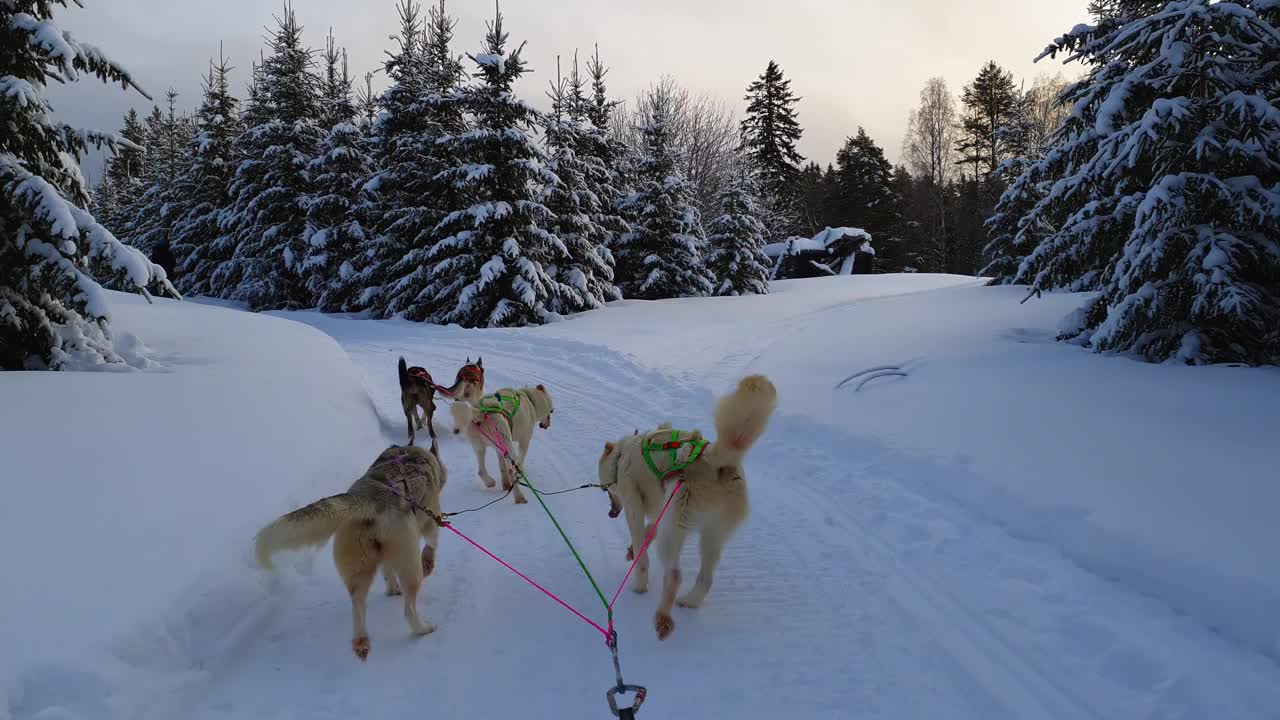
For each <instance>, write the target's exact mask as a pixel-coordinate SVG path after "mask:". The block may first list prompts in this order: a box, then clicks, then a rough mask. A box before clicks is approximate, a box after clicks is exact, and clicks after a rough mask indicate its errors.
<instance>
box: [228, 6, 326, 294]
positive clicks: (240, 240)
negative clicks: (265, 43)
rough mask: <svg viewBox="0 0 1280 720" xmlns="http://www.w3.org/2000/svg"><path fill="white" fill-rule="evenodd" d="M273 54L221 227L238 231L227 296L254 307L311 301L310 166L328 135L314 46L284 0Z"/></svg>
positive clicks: (245, 136) (263, 72)
mask: <svg viewBox="0 0 1280 720" xmlns="http://www.w3.org/2000/svg"><path fill="white" fill-rule="evenodd" d="M269 45H270V49H271V54H270V55H268V56H267V58H266V59H265V60H264V61H263V63H262V67H261V69H260V70H259V80H258V82H259V85H260V92H261V94H262V102H261V103H254V104H253V105H252V107H253V108H254V109H255V111H257V109H259V107H260V108H261V109H262V110H264V111H265V121H264V122H260V123H259V124H258V125H255V126H250V127H248V128H247V129H246V130H245V131H244V134H243V135H242V136H241V141H240V143H239V146H240V147H241V149H242V152H243V159H242V160H241V162H240V165H239V167H238V169H237V171H236V178H235V181H234V182H233V183H232V186H231V193H232V196H233V201H232V205H231V207H230V208H229V209H228V212H227V215H226V217H225V218H224V228H225V229H227V230H229V231H230V234H232V235H233V236H234V237H235V245H236V250H235V255H234V256H233V257H232V259H231V262H230V265H231V268H229V272H228V273H227V275H226V279H231V278H237V279H238V282H237V284H236V285H235V286H227V285H224V286H223V287H222V288H220V294H221V295H222V296H223V297H228V296H229V297H231V298H232V299H235V300H242V301H244V302H246V303H247V304H248V306H249V308H250V309H252V310H294V309H300V308H307V307H312V306H314V305H315V298H314V297H312V296H311V294H310V293H308V292H307V287H306V282H305V280H306V278H305V273H304V268H303V262H304V260H305V258H306V242H305V232H306V209H305V207H304V205H305V200H306V193H307V190H308V184H309V182H310V179H309V177H308V175H307V165H308V163H310V162H311V159H312V158H313V157H314V156H315V153H316V150H317V149H318V147H319V145H320V141H321V140H322V139H323V137H324V136H323V134H322V133H321V130H320V128H319V126H318V125H317V124H316V123H317V119H318V118H319V117H320V101H319V92H318V84H319V79H318V78H317V76H316V74H315V68H314V66H315V60H314V57H313V56H312V51H311V50H310V49H309V48H306V47H304V46H303V43H302V26H300V25H299V24H298V21H297V18H296V16H295V15H294V12H293V6H292V5H291V4H290V3H289V2H286V3H285V6H284V9H283V11H282V13H281V15H280V16H279V17H277V18H276V29H275V30H274V31H273V32H272V35H271V38H270V40H269Z"/></svg>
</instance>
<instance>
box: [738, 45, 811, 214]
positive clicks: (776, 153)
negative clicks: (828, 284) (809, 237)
mask: <svg viewBox="0 0 1280 720" xmlns="http://www.w3.org/2000/svg"><path fill="white" fill-rule="evenodd" d="M746 100H747V116H746V118H745V119H743V121H742V144H743V149H744V150H746V152H747V155H748V157H749V158H750V160H751V163H752V165H753V166H754V170H755V173H756V177H757V178H759V182H760V184H761V188H760V189H761V191H762V194H763V195H764V197H767V198H769V201H768V203H767V207H766V208H765V213H766V217H765V226H766V228H767V230H768V233H769V236H770V237H771V238H782V237H786V236H787V235H789V234H790V233H792V232H794V231H795V230H796V229H797V228H798V225H799V219H800V198H799V196H798V194H797V187H798V185H797V181H798V179H799V177H800V163H801V162H802V161H803V160H804V158H803V157H801V156H800V153H799V152H798V151H797V150H796V143H797V142H798V141H799V140H800V135H801V134H802V133H803V131H802V130H801V129H800V123H799V122H798V121H797V120H796V110H795V105H796V103H797V102H799V101H800V98H798V97H796V96H795V95H793V94H792V93H791V81H790V80H787V79H786V78H785V77H784V76H783V74H782V69H781V68H780V67H778V63H776V62H774V61H772V60H770V61H769V65H768V66H767V67H766V68H765V71H764V74H763V75H761V76H760V78H759V79H758V80H756V81H755V82H753V83H751V85H750V86H748V87H747V95H746Z"/></svg>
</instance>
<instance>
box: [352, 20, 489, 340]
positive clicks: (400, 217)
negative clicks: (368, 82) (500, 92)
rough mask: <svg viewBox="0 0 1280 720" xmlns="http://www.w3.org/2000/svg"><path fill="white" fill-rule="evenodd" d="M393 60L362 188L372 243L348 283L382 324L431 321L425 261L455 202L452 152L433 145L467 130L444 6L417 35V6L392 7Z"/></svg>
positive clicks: (451, 23)
mask: <svg viewBox="0 0 1280 720" xmlns="http://www.w3.org/2000/svg"><path fill="white" fill-rule="evenodd" d="M399 9H400V22H401V30H400V36H399V43H400V48H399V52H398V53H396V54H395V55H393V56H392V57H391V58H390V59H389V60H388V62H387V65H386V70H387V74H388V75H389V76H390V77H391V78H392V81H393V82H392V85H391V87H390V88H388V89H387V91H386V93H385V94H384V95H383V97H382V103H381V104H382V108H383V114H382V116H381V117H380V119H379V120H378V123H377V125H376V126H375V128H374V134H375V136H376V137H375V142H376V143H377V147H378V152H379V156H378V164H379V166H380V168H381V169H380V170H379V171H378V173H377V174H376V175H374V177H373V178H372V179H371V180H370V181H369V182H368V183H367V184H366V186H365V187H366V189H367V190H369V191H370V192H374V193H376V195H377V197H378V204H377V216H378V218H379V220H380V222H379V223H378V224H377V231H378V232H377V235H376V236H375V237H374V239H373V241H372V242H371V243H369V246H368V248H367V249H366V252H365V253H364V255H363V256H362V258H361V260H362V262H363V266H359V267H356V268H355V269H356V274H355V275H353V276H352V278H351V281H352V282H354V283H356V284H358V285H359V288H360V289H359V292H358V294H356V295H354V297H356V298H357V300H358V305H360V306H362V307H371V308H372V309H373V310H374V312H375V313H376V314H379V315H382V316H384V317H391V316H396V315H403V316H405V317H407V318H410V319H412V320H427V319H429V318H430V316H431V311H432V306H431V302H430V300H431V297H432V294H431V293H429V292H427V289H428V286H429V284H430V283H431V282H432V280H433V279H434V270H433V263H432V262H431V261H430V258H429V255H430V252H431V249H432V247H434V245H435V243H436V241H437V240H438V239H439V238H440V237H442V236H441V235H440V234H439V233H440V232H442V231H440V230H438V229H437V226H438V225H439V223H440V221H441V220H442V219H443V218H444V216H445V213H446V208H452V207H458V206H459V204H460V203H462V202H463V200H461V199H460V198H459V191H458V190H457V189H456V188H455V187H454V183H453V181H452V179H451V178H450V177H447V176H445V175H443V173H445V171H446V170H448V169H449V168H451V167H454V166H456V165H457V163H458V160H457V156H456V152H455V151H456V150H457V148H456V147H455V146H454V145H452V144H447V143H443V142H441V140H442V139H443V138H445V137H447V136H453V135H457V134H461V133H464V132H465V131H466V129H467V123H466V117H465V114H464V111H465V109H466V105H465V102H466V98H465V97H464V96H463V95H462V93H461V83H462V79H463V76H462V72H461V65H460V62H459V60H458V58H457V57H455V56H454V55H453V54H452V51H451V50H450V43H451V42H452V40H453V28H454V27H455V25H456V22H457V21H456V20H454V19H453V18H452V17H450V16H449V15H448V14H447V13H446V12H445V7H444V3H443V2H441V3H440V4H439V5H437V6H435V7H433V8H431V9H430V10H429V12H428V17H427V22H426V27H425V32H424V29H423V23H422V20H421V19H420V15H419V10H418V5H417V4H416V3H415V2H412V1H411V0H404V1H403V2H401V4H400V6H399Z"/></svg>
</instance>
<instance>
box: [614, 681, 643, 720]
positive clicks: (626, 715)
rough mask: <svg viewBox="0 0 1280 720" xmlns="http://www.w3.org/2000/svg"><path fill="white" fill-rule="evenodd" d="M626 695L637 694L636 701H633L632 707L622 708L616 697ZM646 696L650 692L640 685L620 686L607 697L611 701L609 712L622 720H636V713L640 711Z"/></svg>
mask: <svg viewBox="0 0 1280 720" xmlns="http://www.w3.org/2000/svg"><path fill="white" fill-rule="evenodd" d="M626 693H635V699H633V700H632V701H631V706H630V707H622V708H620V707H618V700H617V698H616V697H615V696H616V695H622V694H626ZM646 694H648V690H646V689H645V688H644V687H642V686H640V685H619V686H617V687H615V688H613V689H612V690H610V691H609V694H608V695H607V696H606V697H607V698H608V700H609V711H610V712H612V713H613V716H614V717H616V718H620V720H634V718H635V716H636V713H637V712H638V711H639V710H640V706H641V705H643V704H644V698H645V695H646Z"/></svg>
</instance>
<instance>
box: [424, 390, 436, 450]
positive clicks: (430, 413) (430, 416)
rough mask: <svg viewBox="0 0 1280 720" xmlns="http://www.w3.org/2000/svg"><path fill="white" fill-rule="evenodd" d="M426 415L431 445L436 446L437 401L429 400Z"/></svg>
mask: <svg viewBox="0 0 1280 720" xmlns="http://www.w3.org/2000/svg"><path fill="white" fill-rule="evenodd" d="M426 415H427V432H429V433H431V444H432V445H435V444H436V425H435V417H436V401H435V400H434V399H431V398H427V413H426Z"/></svg>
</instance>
